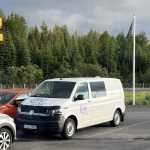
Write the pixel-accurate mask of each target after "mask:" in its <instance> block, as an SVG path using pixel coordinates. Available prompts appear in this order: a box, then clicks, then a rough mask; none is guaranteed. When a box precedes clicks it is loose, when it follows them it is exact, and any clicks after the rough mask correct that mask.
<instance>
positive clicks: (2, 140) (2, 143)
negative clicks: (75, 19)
mask: <svg viewBox="0 0 150 150" xmlns="http://www.w3.org/2000/svg"><path fill="white" fill-rule="evenodd" d="M10 142H11V140H10V135H9V134H8V133H7V132H5V131H4V132H1V133H0V150H7V149H8V148H9V146H10Z"/></svg>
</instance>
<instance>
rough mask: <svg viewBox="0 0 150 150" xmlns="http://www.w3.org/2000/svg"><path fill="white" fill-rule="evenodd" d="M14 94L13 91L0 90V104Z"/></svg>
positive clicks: (7, 100)
mask: <svg viewBox="0 0 150 150" xmlns="http://www.w3.org/2000/svg"><path fill="white" fill-rule="evenodd" d="M15 95H16V94H15V93H8V92H0V105H2V104H5V103H7V102H9V101H10V100H11V99H12V98H13V97H14V96H15Z"/></svg>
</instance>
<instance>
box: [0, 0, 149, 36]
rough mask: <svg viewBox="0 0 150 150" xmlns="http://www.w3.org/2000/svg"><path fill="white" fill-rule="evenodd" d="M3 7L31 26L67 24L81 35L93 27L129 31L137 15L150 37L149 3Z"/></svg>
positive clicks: (52, 0)
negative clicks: (44, 23) (19, 16)
mask: <svg viewBox="0 0 150 150" xmlns="http://www.w3.org/2000/svg"><path fill="white" fill-rule="evenodd" d="M0 4H1V2H0ZM0 6H1V5H0ZM3 6H4V8H3V9H4V10H6V11H7V12H9V13H10V12H11V11H13V12H16V13H18V14H20V15H23V16H25V17H26V19H27V21H28V22H29V23H30V25H41V23H42V21H45V22H47V23H48V24H49V25H50V26H53V25H55V24H60V25H63V24H66V25H67V26H68V27H69V29H70V30H71V31H74V30H77V31H79V32H81V33H85V32H87V31H88V30H90V29H91V28H92V29H95V30H98V31H104V30H108V31H109V32H111V33H116V32H122V31H123V32H127V30H128V27H129V25H130V23H131V20H132V15H133V13H135V14H136V16H137V31H145V32H147V34H148V35H149V34H150V29H149V27H148V26H149V23H150V21H149V20H148V19H149V13H148V11H149V6H150V2H149V1H147V0H43V1H41V0H12V1H10V0H5V2H3V3H2V7H3Z"/></svg>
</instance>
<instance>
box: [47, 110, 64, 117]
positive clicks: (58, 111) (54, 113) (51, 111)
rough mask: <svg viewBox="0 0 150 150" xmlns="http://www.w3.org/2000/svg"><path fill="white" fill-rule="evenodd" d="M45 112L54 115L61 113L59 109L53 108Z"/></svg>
mask: <svg viewBox="0 0 150 150" xmlns="http://www.w3.org/2000/svg"><path fill="white" fill-rule="evenodd" d="M47 113H48V114H49V115H51V116H54V115H61V114H62V112H61V110H60V109H54V110H47Z"/></svg>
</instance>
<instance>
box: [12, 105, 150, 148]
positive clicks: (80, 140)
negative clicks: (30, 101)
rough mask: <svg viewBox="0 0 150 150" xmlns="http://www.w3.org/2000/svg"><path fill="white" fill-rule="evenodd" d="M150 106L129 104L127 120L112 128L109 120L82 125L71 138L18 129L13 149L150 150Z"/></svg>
mask: <svg viewBox="0 0 150 150" xmlns="http://www.w3.org/2000/svg"><path fill="white" fill-rule="evenodd" d="M149 149H150V107H144V106H143V107H137V106H136V107H128V108H127V113H126V119H125V122H124V123H122V124H121V125H120V126H119V127H116V128H113V127H110V126H109V125H108V124H103V125H97V126H93V127H89V128H86V129H82V130H80V131H78V132H77V133H76V135H75V136H74V138H73V139H71V140H62V139H61V138H60V137H59V136H57V135H46V134H39V135H38V134H31V135H28V136H26V137H23V136H22V134H21V132H18V138H17V141H16V142H15V143H14V144H13V146H12V150H149Z"/></svg>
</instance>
